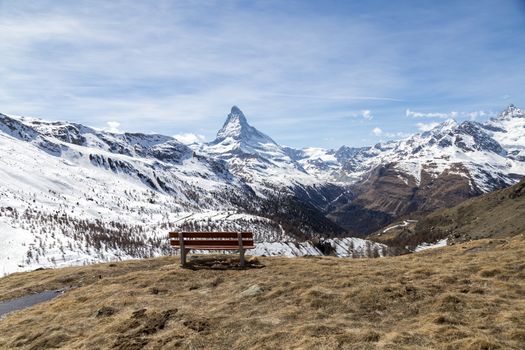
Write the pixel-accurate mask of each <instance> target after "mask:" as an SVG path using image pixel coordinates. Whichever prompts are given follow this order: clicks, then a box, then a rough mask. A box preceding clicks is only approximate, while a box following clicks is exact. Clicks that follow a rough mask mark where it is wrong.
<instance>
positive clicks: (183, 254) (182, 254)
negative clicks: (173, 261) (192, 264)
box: [180, 248, 189, 266]
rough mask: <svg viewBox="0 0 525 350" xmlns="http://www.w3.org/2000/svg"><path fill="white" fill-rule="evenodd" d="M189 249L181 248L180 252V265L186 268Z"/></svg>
mask: <svg viewBox="0 0 525 350" xmlns="http://www.w3.org/2000/svg"><path fill="white" fill-rule="evenodd" d="M188 250H189V249H185V248H181V250H180V265H181V266H186V254H187V253H188Z"/></svg>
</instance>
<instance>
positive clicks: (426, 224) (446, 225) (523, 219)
mask: <svg viewBox="0 0 525 350" xmlns="http://www.w3.org/2000/svg"><path fill="white" fill-rule="evenodd" d="M520 233H525V178H523V179H522V180H521V181H520V182H519V183H517V184H516V185H514V186H511V187H508V188H506V189H503V190H498V191H494V192H491V193H487V194H484V195H482V196H479V197H475V198H471V199H468V200H466V201H464V202H462V203H460V204H458V205H456V206H454V207H452V208H448V209H440V210H437V211H435V212H433V213H431V214H429V215H426V216H425V217H423V218H422V219H421V220H419V222H418V223H417V224H416V225H415V226H414V225H408V226H406V227H401V228H400V229H399V230H397V232H396V231H394V230H391V231H390V232H389V234H385V235H377V234H374V235H372V236H370V238H371V239H373V240H375V241H380V242H382V243H386V244H389V245H393V246H398V247H404V246H407V245H408V246H414V245H417V244H419V243H422V242H435V241H437V240H439V239H443V238H448V242H449V244H451V243H452V244H453V243H457V242H464V241H469V240H473V239H480V238H489V237H496V236H501V237H504V236H512V235H516V234H520Z"/></svg>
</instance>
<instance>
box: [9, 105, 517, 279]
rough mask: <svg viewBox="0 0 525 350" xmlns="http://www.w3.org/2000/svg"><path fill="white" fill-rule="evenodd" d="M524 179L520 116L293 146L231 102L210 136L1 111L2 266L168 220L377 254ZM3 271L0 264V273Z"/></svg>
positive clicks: (117, 241)
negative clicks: (381, 235) (427, 221)
mask: <svg viewBox="0 0 525 350" xmlns="http://www.w3.org/2000/svg"><path fill="white" fill-rule="evenodd" d="M523 175H525V111H523V110H521V109H519V108H516V107H514V106H512V105H511V106H509V107H508V108H507V109H506V110H505V111H503V112H502V113H501V114H500V115H499V116H498V117H496V118H493V119H491V120H489V121H487V122H483V123H478V122H473V121H466V122H463V123H461V124H458V123H456V122H455V121H453V120H447V121H445V122H443V123H442V124H440V125H438V126H437V127H435V128H434V129H432V130H430V131H427V132H424V133H421V134H416V135H413V136H411V137H408V138H406V139H403V140H400V141H390V142H386V143H380V144H377V145H375V146H373V147H363V148H352V147H347V146H343V147H341V148H339V149H337V150H326V149H319V148H305V149H293V148H290V147H284V146H281V145H279V144H277V143H276V142H275V141H274V140H272V138H270V137H269V136H267V135H265V134H263V133H262V132H260V131H258V130H257V129H256V128H254V127H253V126H251V125H250V124H249V123H248V121H247V119H246V117H245V115H244V114H243V113H242V111H241V110H240V109H239V108H237V107H235V106H234V107H232V110H231V112H230V114H229V115H228V117H227V119H226V122H225V123H224V125H223V127H222V128H221V130H219V132H218V133H217V137H216V139H215V140H213V141H212V142H209V143H202V144H192V145H189V146H188V145H184V144H182V143H180V142H178V141H177V140H176V139H174V138H173V137H169V136H163V135H155V134H140V133H124V134H115V133H109V132H105V131H100V130H96V129H93V128H90V127H87V126H84V125H80V124H76V123H68V122H48V121H43V120H40V119H35V118H25V117H10V116H7V115H2V114H0V239H1V241H2V242H1V243H0V247H1V248H2V249H0V262H2V264H3V266H5V267H4V269H5V272H10V271H14V270H17V269H27V268H28V267H34V266H47V265H49V264H52V265H55V264H56V265H60V264H68V263H71V262H74V261H76V262H77V263H82V262H88V261H99V260H108V259H118V258H126V257H142V256H150V255H158V254H163V253H166V252H167V251H168V247H167V245H166V242H165V239H164V238H165V235H166V232H167V231H168V230H170V229H177V228H185V229H200V228H202V229H218V228H220V229H241V228H243V229H246V228H249V229H253V230H254V231H255V233H256V240H258V241H259V242H260V244H259V248H258V249H259V250H258V251H257V252H256V253H258V254H265V255H272V254H285V255H304V254H323V253H326V252H335V254H337V255H339V256H372V255H374V256H377V255H382V254H387V251H386V248H385V246H383V245H380V244H377V243H373V242H370V241H366V240H359V239H357V238H352V239H350V238H348V237H365V236H366V235H367V234H369V233H371V232H374V231H376V230H378V229H379V228H381V227H384V226H385V225H388V224H389V223H392V222H393V221H395V220H398V219H400V218H408V217H412V218H414V217H415V218H417V217H420V216H422V215H423V214H425V213H428V212H431V211H433V210H435V209H439V208H443V207H451V206H453V205H455V204H458V203H459V202H461V201H463V200H464V199H467V198H470V197H474V196H477V195H479V194H482V193H485V192H488V191H492V190H496V189H500V188H504V187H507V186H509V185H512V184H514V183H516V182H517V181H519V179H520V178H521V177H522V176H523ZM1 272H2V271H0V273H1Z"/></svg>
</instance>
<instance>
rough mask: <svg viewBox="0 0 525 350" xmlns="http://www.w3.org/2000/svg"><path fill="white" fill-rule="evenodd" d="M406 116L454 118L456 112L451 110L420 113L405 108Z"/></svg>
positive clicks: (456, 114)
mask: <svg viewBox="0 0 525 350" xmlns="http://www.w3.org/2000/svg"><path fill="white" fill-rule="evenodd" d="M406 116H407V117H411V118H441V119H449V118H456V117H457V116H458V112H456V111H452V112H450V113H421V112H414V111H411V110H410V109H407V110H406Z"/></svg>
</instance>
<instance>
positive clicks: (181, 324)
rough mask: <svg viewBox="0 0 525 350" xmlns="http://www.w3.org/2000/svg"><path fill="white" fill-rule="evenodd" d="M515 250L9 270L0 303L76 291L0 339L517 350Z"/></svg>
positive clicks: (520, 287)
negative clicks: (234, 264) (239, 264)
mask: <svg viewBox="0 0 525 350" xmlns="http://www.w3.org/2000/svg"><path fill="white" fill-rule="evenodd" d="M523 256H525V236H523V235H519V236H516V237H514V238H507V239H498V240H479V241H474V242H469V243H466V244H461V245H455V246H452V247H446V248H442V249H436V250H431V251H425V252H421V253H417V254H412V255H405V256H398V257H389V258H381V259H360V260H353V259H338V258H330V257H316V258H260V259H259V262H260V264H263V265H265V266H264V267H260V266H259V268H249V269H246V270H234V269H229V268H227V267H226V269H224V268H225V265H220V264H217V263H214V262H212V263H211V267H210V264H208V267H206V266H205V265H202V264H204V263H206V262H209V261H210V260H209V259H210V258H209V257H208V258H202V257H201V258H199V259H198V261H199V262H200V263H202V264H201V265H197V267H198V266H201V268H199V269H197V267H196V269H195V270H191V269H182V268H180V267H179V266H178V264H177V257H164V258H157V259H149V260H136V261H127V262H121V263H116V264H101V265H93V266H86V267H75V268H65V269H57V270H42V271H34V272H29V273H19V274H13V275H9V276H7V277H4V278H2V279H0V300H6V299H9V298H12V297H15V296H20V295H24V294H27V293H28V292H30V291H41V290H46V289H51V288H59V287H67V286H72V287H74V288H73V289H71V290H69V291H68V292H66V293H65V295H63V296H61V297H59V298H57V299H54V300H52V301H49V302H46V303H43V304H40V305H36V306H33V307H32V308H29V309H26V310H23V311H20V312H17V313H12V314H10V315H8V316H7V317H6V318H5V319H3V320H0V348H2V349H10V348H21V349H43V348H52V347H56V348H64V349H108V348H112V349H163V348H166V349H172V348H180V349H523V348H524V347H525V262H524V260H523ZM231 257H232V256H230V259H231ZM252 263H253V264H256V263H257V261H254V260H252Z"/></svg>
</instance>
